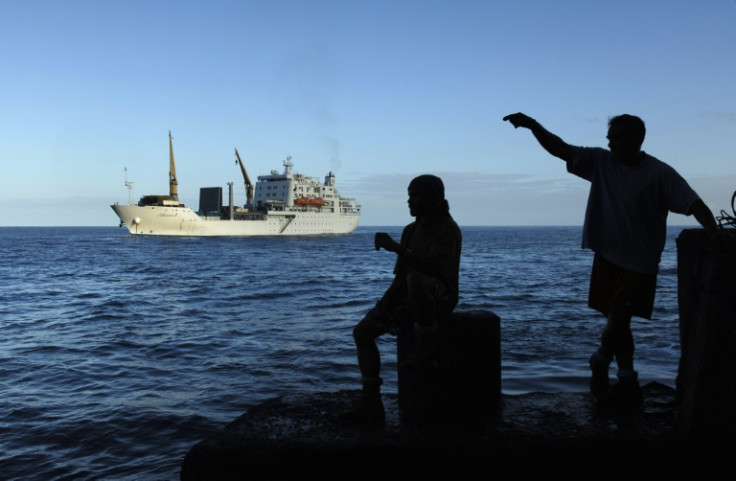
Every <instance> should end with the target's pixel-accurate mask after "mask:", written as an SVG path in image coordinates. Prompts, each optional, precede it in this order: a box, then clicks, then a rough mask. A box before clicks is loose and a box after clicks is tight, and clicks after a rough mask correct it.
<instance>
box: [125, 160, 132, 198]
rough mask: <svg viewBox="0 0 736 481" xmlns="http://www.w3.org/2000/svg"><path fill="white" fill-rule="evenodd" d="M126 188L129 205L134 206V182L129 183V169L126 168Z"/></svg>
mask: <svg viewBox="0 0 736 481" xmlns="http://www.w3.org/2000/svg"><path fill="white" fill-rule="evenodd" d="M125 187H127V188H128V204H129V205H133V182H128V168H127V167H126V168H125Z"/></svg>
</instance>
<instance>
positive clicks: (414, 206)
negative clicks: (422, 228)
mask: <svg viewBox="0 0 736 481" xmlns="http://www.w3.org/2000/svg"><path fill="white" fill-rule="evenodd" d="M408 192H409V200H408V203H409V212H410V213H411V215H412V216H414V217H427V216H436V215H439V214H443V213H447V212H448V211H449V206H448V205H447V201H446V200H445V185H444V184H443V183H442V179H440V178H439V177H437V176H435V175H431V174H425V175H420V176H419V177H415V178H414V179H412V181H411V182H410V183H409V188H408Z"/></svg>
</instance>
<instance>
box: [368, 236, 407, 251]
mask: <svg viewBox="0 0 736 481" xmlns="http://www.w3.org/2000/svg"><path fill="white" fill-rule="evenodd" d="M373 243H374V245H375V247H376V250H380V249H381V247H383V248H384V249H386V250H387V251H389V252H398V251H399V247H400V245H399V244H398V243H397V242H395V241H394V240H393V239H392V238H391V236H390V235H388V234H386V233H385V232H376V237H375V238H374V239H373Z"/></svg>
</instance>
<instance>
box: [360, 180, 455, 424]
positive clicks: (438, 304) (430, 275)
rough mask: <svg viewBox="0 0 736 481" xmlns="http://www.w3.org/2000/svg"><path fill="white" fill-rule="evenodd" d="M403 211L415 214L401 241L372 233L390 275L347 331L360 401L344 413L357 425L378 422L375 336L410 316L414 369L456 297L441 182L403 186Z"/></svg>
mask: <svg viewBox="0 0 736 481" xmlns="http://www.w3.org/2000/svg"><path fill="white" fill-rule="evenodd" d="M408 193H409V200H408V204H409V212H410V214H411V215H412V216H413V217H415V218H416V220H415V221H414V222H412V223H411V224H409V225H407V226H406V227H405V228H404V231H403V233H402V234H401V242H400V243H396V242H395V241H394V240H393V239H391V237H390V236H389V235H388V234H386V233H384V232H378V233H377V234H376V236H375V248H376V250H380V249H381V248H383V249H386V250H387V251H389V252H394V253H396V254H397V259H396V265H395V267H394V274H395V277H394V279H393V282H392V283H391V285H390V286H389V288H388V289H387V290H386V292H385V294H384V295H383V297H381V299H379V300H378V302H377V303H376V305H375V307H373V308H372V309H371V310H370V311H369V312H368V313H367V314H366V316H365V317H364V318H363V320H361V321H360V322H359V323H358V324H357V325H356V326H355V328H354V329H353V338H354V339H355V345H356V347H357V350H358V366H359V368H360V373H361V384H362V386H363V390H362V394H361V398H360V402H359V403H358V405H357V406H356V407H355V409H354V410H352V411H350V412H348V413H346V414H345V417H346V418H347V419H348V420H349V421H352V422H357V423H381V422H383V420H384V417H385V415H384V408H383V403H382V401H381V384H382V380H381V377H380V375H379V373H380V364H381V359H380V355H379V352H378V346H377V345H376V338H377V337H378V336H380V335H382V334H385V333H387V332H390V333H392V334H396V333H397V332H398V327H399V326H398V323H399V322H400V320H401V319H402V318H405V317H406V316H411V318H412V319H413V320H414V329H415V332H416V335H417V337H416V344H415V347H414V349H413V350H412V352H411V353H410V354H409V356H408V357H407V359H406V360H405V361H404V364H405V366H406V367H407V368H420V367H423V366H426V365H429V364H431V363H433V362H434V361H435V357H436V354H437V327H438V321H439V320H441V319H443V318H445V317H446V316H449V314H450V313H451V312H452V310H453V309H454V308H455V305H456V304H457V300H458V278H459V271H460V251H461V246H462V235H461V232H460V228H459V227H458V225H457V224H456V223H455V221H454V220H453V219H452V217H451V216H450V207H449V205H448V203H447V200H445V187H444V184H443V183H442V180H441V179H440V178H439V177H436V176H434V175H420V176H419V177H416V178H415V179H413V180H412V181H411V183H410V184H409V188H408Z"/></svg>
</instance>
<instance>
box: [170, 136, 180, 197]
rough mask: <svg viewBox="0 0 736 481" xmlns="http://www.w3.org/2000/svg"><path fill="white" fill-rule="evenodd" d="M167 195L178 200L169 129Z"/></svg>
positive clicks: (172, 144) (172, 146)
mask: <svg viewBox="0 0 736 481" xmlns="http://www.w3.org/2000/svg"><path fill="white" fill-rule="evenodd" d="M169 195H170V196H171V198H172V199H174V200H177V201H178V200H179V183H178V182H177V181H176V164H175V163H174V141H173V140H172V139H171V131H170V130H169Z"/></svg>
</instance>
